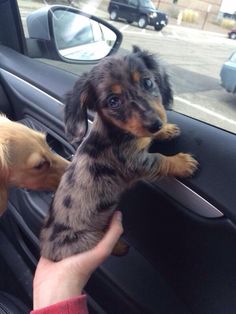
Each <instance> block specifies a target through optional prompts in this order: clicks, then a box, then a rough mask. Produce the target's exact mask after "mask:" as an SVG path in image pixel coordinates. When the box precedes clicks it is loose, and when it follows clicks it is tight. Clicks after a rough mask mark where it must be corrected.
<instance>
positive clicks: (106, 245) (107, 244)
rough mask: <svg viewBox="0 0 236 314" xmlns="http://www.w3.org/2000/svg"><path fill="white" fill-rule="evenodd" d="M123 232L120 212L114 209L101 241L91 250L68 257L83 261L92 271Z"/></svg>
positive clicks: (105, 256)
mask: <svg viewBox="0 0 236 314" xmlns="http://www.w3.org/2000/svg"><path fill="white" fill-rule="evenodd" d="M122 233H123V226H122V213H121V212H120V211H116V212H115V213H114V214H113V216H112V219H111V222H110V225H109V227H108V230H107V232H106V233H105V235H104V237H103V238H102V239H101V241H100V242H99V243H98V244H97V245H96V246H95V247H94V248H93V249H91V250H89V251H87V252H84V253H80V254H77V255H74V256H72V257H70V259H73V260H74V261H73V262H74V263H76V262H77V261H78V263H79V264H80V265H81V263H83V264H84V265H85V267H86V268H87V269H88V270H89V271H91V272H92V271H94V270H95V269H96V268H97V267H98V266H99V265H100V264H101V263H102V262H103V261H104V260H105V259H106V258H107V257H108V256H109V255H110V254H111V252H112V250H113V248H114V246H115V245H116V243H117V241H118V240H119V238H120V236H121V234H122Z"/></svg>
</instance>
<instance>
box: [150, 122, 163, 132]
mask: <svg viewBox="0 0 236 314" xmlns="http://www.w3.org/2000/svg"><path fill="white" fill-rule="evenodd" d="M161 128H162V122H161V121H160V120H156V121H155V122H154V123H152V124H151V125H150V126H148V128H147V129H148V131H149V132H150V133H156V132H157V131H159V130H160V129H161Z"/></svg>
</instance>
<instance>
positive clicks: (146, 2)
mask: <svg viewBox="0 0 236 314" xmlns="http://www.w3.org/2000/svg"><path fill="white" fill-rule="evenodd" d="M140 5H142V6H143V7H146V8H151V9H155V5H154V4H153V3H152V1H150V0H140Z"/></svg>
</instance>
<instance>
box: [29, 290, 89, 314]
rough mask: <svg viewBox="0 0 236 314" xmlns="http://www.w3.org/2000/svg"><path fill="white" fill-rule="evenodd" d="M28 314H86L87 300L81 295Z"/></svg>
mask: <svg viewBox="0 0 236 314" xmlns="http://www.w3.org/2000/svg"><path fill="white" fill-rule="evenodd" d="M30 314H88V308H87V298H86V295H85V294H83V295H80V296H78V297H75V298H72V299H68V300H65V301H62V302H59V303H56V304H53V305H50V306H47V307H44V308H42V309H38V310H34V311H31V312H30Z"/></svg>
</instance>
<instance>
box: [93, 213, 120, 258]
mask: <svg viewBox="0 0 236 314" xmlns="http://www.w3.org/2000/svg"><path fill="white" fill-rule="evenodd" d="M122 233H123V226H122V213H121V212H120V211H116V212H115V213H114V214H113V216H112V219H111V222H110V226H109V228H108V230H107V232H106V233H105V235H104V237H103V238H102V240H101V241H100V242H99V243H98V244H97V246H96V247H95V248H94V249H93V251H94V254H97V255H100V256H101V257H103V256H104V258H105V257H107V256H108V255H110V254H111V252H112V250H113V248H114V246H115V244H116V243H117V241H118V240H119V238H120V236H121V235H122Z"/></svg>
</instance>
